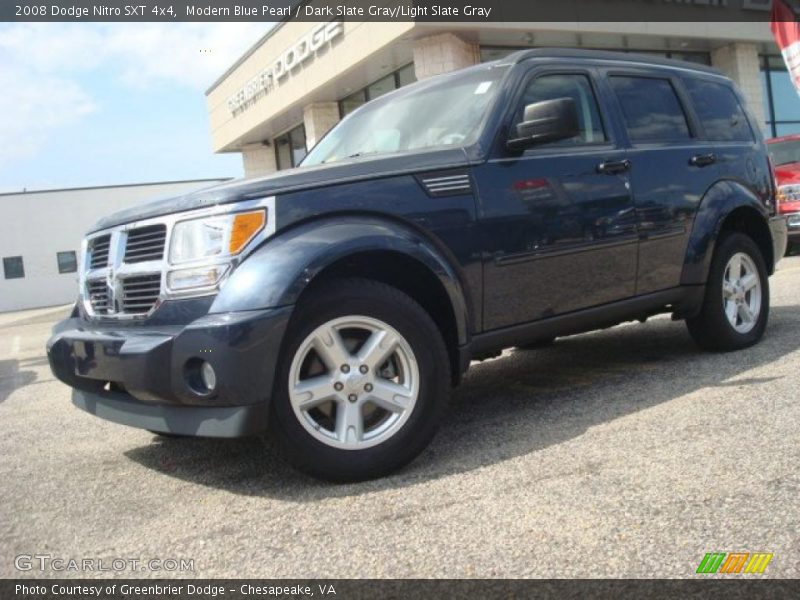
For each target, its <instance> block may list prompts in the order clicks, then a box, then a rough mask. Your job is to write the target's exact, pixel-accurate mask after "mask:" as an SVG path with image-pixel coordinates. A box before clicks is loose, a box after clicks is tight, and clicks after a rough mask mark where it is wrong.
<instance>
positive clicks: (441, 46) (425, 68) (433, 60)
mask: <svg viewBox="0 0 800 600" xmlns="http://www.w3.org/2000/svg"><path fill="white" fill-rule="evenodd" d="M479 62H480V50H479V48H478V45H477V44H473V43H471V42H467V41H465V40H463V39H461V38H460V37H458V36H457V35H455V34H452V33H440V34H437V35H431V36H428V37H424V38H419V39H417V40H415V41H414V71H415V72H416V75H417V79H418V80H421V79H425V78H426V77H432V76H434V75H439V74H440V73H449V72H450V71H456V70H458V69H463V68H464V67H469V66H471V65H476V64H478V63H479Z"/></svg>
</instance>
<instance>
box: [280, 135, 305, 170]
mask: <svg viewBox="0 0 800 600" xmlns="http://www.w3.org/2000/svg"><path fill="white" fill-rule="evenodd" d="M307 152H308V151H307V150H306V128H305V126H304V125H298V126H297V127H295V128H294V129H290V130H289V131H287V132H286V133H284V134H283V135H279V136H278V137H276V138H275V160H276V162H277V165H276V166H277V167H278V170H279V171H280V170H282V169H291V168H292V167H296V166H297V165H299V164H300V161H301V160H303V159H304V158H305V156H306V154H307Z"/></svg>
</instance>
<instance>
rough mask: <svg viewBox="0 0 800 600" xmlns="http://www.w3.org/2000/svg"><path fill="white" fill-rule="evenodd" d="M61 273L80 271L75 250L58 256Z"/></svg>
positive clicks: (60, 253)
mask: <svg viewBox="0 0 800 600" xmlns="http://www.w3.org/2000/svg"><path fill="white" fill-rule="evenodd" d="M56 260H57V261H58V272H59V273H75V272H76V271H77V270H78V258H77V257H76V256H75V252H74V251H73V250H68V251H66V252H59V253H57V254H56Z"/></svg>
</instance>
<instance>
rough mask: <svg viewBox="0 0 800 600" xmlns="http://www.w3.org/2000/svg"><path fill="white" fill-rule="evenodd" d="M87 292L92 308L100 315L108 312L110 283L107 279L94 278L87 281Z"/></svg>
mask: <svg viewBox="0 0 800 600" xmlns="http://www.w3.org/2000/svg"><path fill="white" fill-rule="evenodd" d="M86 293H87V295H88V296H89V303H90V304H91V305H92V310H93V311H94V312H95V313H96V314H99V315H103V314H108V309H109V307H110V303H109V297H108V285H106V281H105V279H94V280H90V281H87V282H86Z"/></svg>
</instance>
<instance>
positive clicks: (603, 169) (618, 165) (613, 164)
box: [597, 158, 631, 175]
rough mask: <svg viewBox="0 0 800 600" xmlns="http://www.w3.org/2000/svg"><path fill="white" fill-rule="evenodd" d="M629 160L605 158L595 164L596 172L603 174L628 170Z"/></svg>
mask: <svg viewBox="0 0 800 600" xmlns="http://www.w3.org/2000/svg"><path fill="white" fill-rule="evenodd" d="M630 168H631V161H629V160H628V159H627V158H626V159H625V160H605V161H603V162H601V163H600V164H599V165H597V172H598V173H603V174H605V175H616V174H617V173H624V172H625V171H628V170H630Z"/></svg>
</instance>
